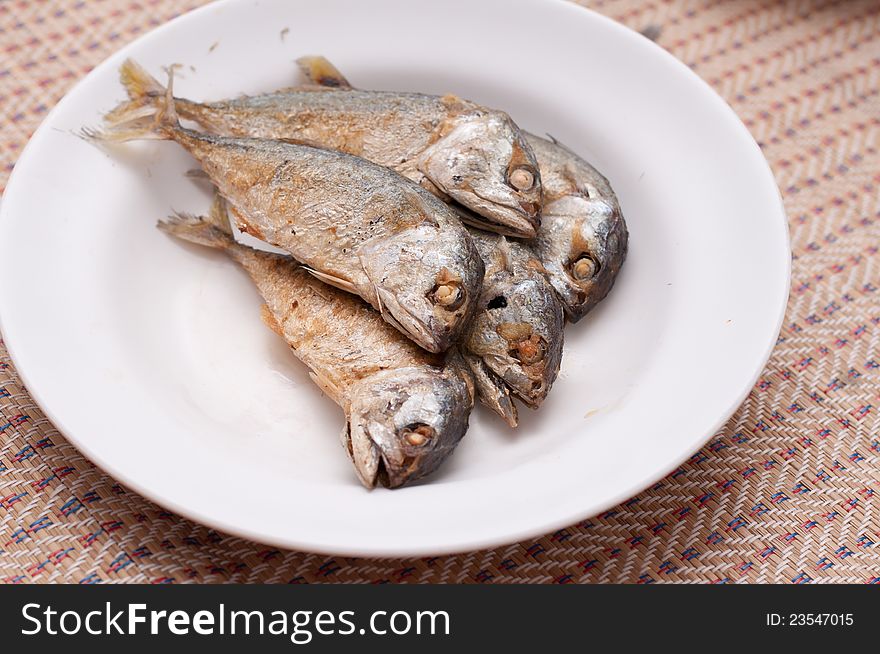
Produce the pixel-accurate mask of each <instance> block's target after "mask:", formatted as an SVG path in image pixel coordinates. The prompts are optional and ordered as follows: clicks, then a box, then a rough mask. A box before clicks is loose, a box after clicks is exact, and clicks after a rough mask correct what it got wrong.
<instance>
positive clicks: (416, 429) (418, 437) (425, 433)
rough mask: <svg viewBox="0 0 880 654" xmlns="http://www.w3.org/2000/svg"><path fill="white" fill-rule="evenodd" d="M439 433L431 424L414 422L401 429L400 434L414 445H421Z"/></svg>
mask: <svg viewBox="0 0 880 654" xmlns="http://www.w3.org/2000/svg"><path fill="white" fill-rule="evenodd" d="M436 435H437V432H436V431H435V430H434V428H433V427H431V426H430V425H426V424H425V423H423V422H414V423H411V424H409V425H407V426H406V427H404V428H403V429H401V430H400V432H399V436H400V437H401V438H403V439H404V440H406V442H407V443H409V444H410V445H412V446H414V447H421V446H422V445H424V444H425V443H427V442H428V441H430V440H431V439H433V438H434V437H435V436H436Z"/></svg>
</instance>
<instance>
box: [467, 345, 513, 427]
mask: <svg viewBox="0 0 880 654" xmlns="http://www.w3.org/2000/svg"><path fill="white" fill-rule="evenodd" d="M464 359H465V362H466V363H467V365H468V367H469V368H470V369H471V371H472V372H473V374H474V382H475V383H476V386H477V392H478V393H479V396H480V401H481V402H482V403H483V404H484V405H485V406H486V407H488V408H489V409H490V410H492V411H494V412H495V413H496V414H498V415H499V416H500V417H501V419H502V420H504V422H506V423H507V426H508V427H510V428H515V427H516V426H517V425H518V424H519V415H518V413H517V410H516V404H514V402H513V398H512V397H511V396H510V388H509V387H508V386H507V384H505V383H504V380H503V379H502V378H501V377H500V376H498V375H497V374H496V373H495V371H494V370H492V369H491V368H490V367H489V366H488V365H486V362H485V361H484V360H483V359H482V358H481V357H479V356H478V355H475V354H471V353H466V354H465V357H464Z"/></svg>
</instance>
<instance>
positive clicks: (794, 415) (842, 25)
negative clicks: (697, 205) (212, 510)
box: [0, 0, 880, 583]
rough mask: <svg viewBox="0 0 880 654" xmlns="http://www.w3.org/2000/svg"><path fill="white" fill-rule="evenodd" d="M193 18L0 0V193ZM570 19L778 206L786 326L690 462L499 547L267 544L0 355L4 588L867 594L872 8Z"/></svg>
mask: <svg viewBox="0 0 880 654" xmlns="http://www.w3.org/2000/svg"><path fill="white" fill-rule="evenodd" d="M198 4H202V3H201V2H199V1H197V0H97V1H94V0H89V1H88V2H84V1H76V0H38V1H33V0H7V1H6V2H3V3H0V52H2V59H0V124H2V137H0V191H2V189H3V188H4V185H5V182H6V179H7V177H8V175H9V172H10V171H11V170H12V167H13V165H14V162H15V160H16V158H17V157H18V155H19V153H20V151H21V149H22V148H23V147H24V145H25V143H26V142H27V140H28V138H29V137H30V135H31V134H32V133H33V131H34V129H36V127H37V126H38V124H39V123H40V121H41V120H42V119H43V117H44V116H45V115H46V112H47V111H48V110H49V109H50V108H51V107H52V106H53V105H54V104H55V103H56V102H57V101H58V100H59V99H60V98H61V97H62V95H63V94H64V93H65V92H66V91H67V90H68V89H69V88H70V87H71V86H72V85H73V84H74V83H75V82H76V81H77V80H79V79H80V78H82V77H83V76H84V75H85V74H86V73H88V72H89V70H91V68H92V67H94V66H95V65H96V64H97V63H99V62H100V61H101V60H103V59H104V58H105V57H107V56H108V55H109V54H110V53H112V52H113V51H115V50H117V49H119V48H120V47H122V46H123V45H124V44H125V43H127V42H128V41H130V40H132V39H134V38H135V37H137V36H139V35H140V34H141V33H143V32H145V31H147V30H150V29H152V28H153V27H155V26H156V25H159V24H160V23H162V22H164V21H166V20H169V19H170V18H172V17H174V16H175V15H177V14H180V13H182V12H184V11H187V10H189V9H191V8H193V7H194V6H197V5H198ZM585 4H587V5H588V6H591V7H592V8H594V9H596V10H598V11H600V12H602V13H604V14H607V15H609V16H611V17H613V18H615V19H616V20H619V21H621V22H623V23H624V24H626V25H628V26H630V27H632V28H633V29H636V30H640V31H643V33H646V34H650V35H651V36H652V37H655V38H656V40H657V42H658V43H659V44H660V45H662V46H663V47H665V48H667V49H668V50H669V51H670V52H672V53H673V54H674V55H675V56H676V57H678V58H679V59H681V60H682V61H684V62H685V63H687V64H688V65H689V66H690V67H691V68H692V69H693V70H694V71H695V72H696V73H697V74H698V75H700V76H701V77H702V78H703V79H705V80H706V81H707V82H708V83H709V84H711V85H712V86H713V87H714V88H715V89H716V90H717V91H718V93H720V94H721V95H722V96H723V97H724V98H725V99H726V100H727V102H729V103H730V104H731V106H732V107H733V108H734V109H735V110H736V112H737V113H738V114H739V116H740V117H741V118H742V119H743V121H744V122H745V124H746V126H747V127H748V128H749V129H750V130H751V132H752V134H753V135H754V137H755V139H756V140H757V141H758V143H759V144H760V145H761V147H762V149H763V151H764V154H765V156H766V157H767V159H768V161H769V162H770V165H771V167H772V169H773V171H774V173H775V176H776V181H777V182H778V184H779V186H780V188H781V189H782V192H783V196H784V199H785V205H786V208H787V211H788V216H789V222H790V225H791V237H792V249H793V257H794V262H793V272H792V274H793V279H792V292H791V298H790V301H789V305H788V311H787V314H786V318H785V322H784V324H783V328H782V333H781V334H780V337H779V342H778V344H777V347H776V348H775V350H774V352H773V355H772V357H771V359H770V361H769V363H768V365H767V368H766V370H765V371H764V373H763V374H762V375H761V378H760V380H759V381H758V383H757V384H756V386H755V388H754V389H753V390H752V392H751V393H750V395H749V397H748V399H747V400H746V401H745V403H744V404H743V406H742V407H740V409H739V410H738V411H737V412H736V414H735V415H734V416H733V417H732V418H731V420H730V421H729V422H728V423H727V425H725V427H724V428H723V429H722V430H721V431H720V432H719V433H717V434H715V435H714V436H713V437H712V438H711V439H710V441H709V442H708V443H707V445H705V446H704V447H703V448H702V449H700V451H698V452H696V453H694V455H693V456H692V457H691V458H690V460H689V461H688V462H687V463H685V464H684V465H682V466H681V468H680V469H679V470H677V471H675V472H674V473H673V474H671V475H670V476H669V477H667V478H666V479H664V480H662V481H661V482H659V483H657V484H656V485H655V486H654V487H652V488H650V489H648V490H645V491H644V492H642V493H639V494H638V495H637V496H635V497H633V498H632V499H630V500H629V501H627V502H624V503H623V504H621V505H620V506H616V507H614V508H613V509H611V510H610V511H607V512H605V513H603V514H602V515H599V516H596V517H594V518H592V519H589V520H586V521H584V522H581V523H579V524H575V525H571V526H570V527H568V528H565V529H561V530H559V531H558V532H556V533H553V534H547V535H545V536H543V537H541V538H535V539H533V540H527V541H523V542H521V543H516V544H512V545H509V546H505V547H500V548H497V549H494V550H486V551H479V552H473V553H469V554H462V555H458V556H443V557H437V558H421V559H383V560H369V559H354V558H345V557H332V556H324V555H317V554H309V553H303V552H293V551H279V550H276V549H274V548H271V547H266V546H264V545H260V544H257V543H251V542H248V541H245V540H242V539H239V538H235V537H231V536H227V535H224V534H220V533H217V532H215V531H212V530H210V529H208V528H206V527H204V526H201V525H198V524H195V523H193V522H190V521H189V520H186V519H183V518H181V517H179V516H176V515H174V514H172V513H169V512H168V511H165V510H163V509H162V508H160V507H158V506H156V505H154V504H152V503H151V502H149V501H147V500H145V499H143V498H141V497H139V496H138V495H136V494H135V493H133V492H131V491H128V490H126V489H125V488H123V487H122V486H121V485H119V484H118V483H116V482H115V481H114V480H113V479H112V478H110V477H109V476H107V475H106V474H104V473H103V472H101V471H100V470H99V469H97V468H95V467H94V466H93V465H92V464H91V463H90V462H89V461H88V460H86V459H85V458H84V457H83V456H82V455H81V454H80V453H79V452H78V451H77V450H76V449H75V448H74V447H73V446H72V445H70V444H69V443H68V442H67V441H66V440H65V439H64V438H63V437H62V436H61V434H59V433H58V431H57V430H55V429H54V428H53V426H52V425H51V424H50V423H49V422H48V421H47V419H46V418H45V416H44V415H43V414H42V412H41V411H40V409H39V408H38V407H37V406H36V405H35V404H34V402H33V400H32V399H31V398H30V397H29V396H28V394H27V391H26V389H24V388H23V387H22V384H21V381H20V380H19V378H18V376H17V375H16V372H15V370H14V369H13V367H12V365H11V363H10V361H9V356H8V353H7V352H6V350H5V348H4V347H3V345H2V343H0V580H4V581H6V582H7V583H41V582H72V583H98V582H121V581H125V582H155V583H161V582H186V581H201V582H225V581H237V582H291V583H300V582H343V581H344V582H383V581H391V582H496V583H498V582H540V583H572V582H576V583H577V582H580V583H591V582H638V583H653V582H672V581H675V582H734V583H735V582H773V583H809V582H815V583H823V582H849V583H870V582H874V583H880V544H878V541H880V509H878V506H880V497H878V496H876V495H875V491H876V490H877V489H878V486H880V484H878V481H880V472H878V471H880V466H878V464H880V420H878V415H880V353H878V343H880V256H878V247H880V157H878V151H877V148H878V137H880V102H878V93H880V3H878V2H876V1H875V0H864V1H859V0H844V1H837V2H833V1H831V2H829V1H827V0H824V1H822V0H815V1H812V0H811V1H806V0H804V1H800V0H798V1H789V2H773V1H770V2H767V1H765V2H758V1H757V0H743V1H738V2H720V1H718V0H700V1H697V0H691V1H682V0H664V1H659V2H658V1H655V2H635V1H631V0H607V1H605V2H587V3H585ZM744 191H746V190H745V189H744ZM2 247H3V248H5V247H11V246H10V244H6V243H4V244H2ZM0 256H2V248H0ZM743 264H744V265H748V257H747V256H745V257H744V259H743ZM2 283H7V284H8V283H14V280H3V282H2Z"/></svg>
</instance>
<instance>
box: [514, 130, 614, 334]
mask: <svg viewBox="0 0 880 654" xmlns="http://www.w3.org/2000/svg"><path fill="white" fill-rule="evenodd" d="M528 140H529V143H531V145H532V148H533V149H534V151H535V154H536V156H537V157H538V164H539V166H540V168H541V179H542V180H543V182H544V210H543V213H542V222H541V229H539V230H538V236H537V238H536V239H535V240H534V241H533V242H532V243H531V247H532V249H533V250H534V252H535V253H536V254H537V256H538V258H539V259H540V260H541V263H542V264H543V265H544V269H545V270H546V272H547V275H548V279H549V280H550V283H551V284H553V288H555V289H556V292H557V293H558V294H559V297H560V299H561V300H562V303H563V306H564V307H565V314H566V316H567V317H568V319H569V320H570V321H571V322H577V321H578V320H580V319H581V318H583V317H584V316H585V315H586V314H587V313H588V312H589V311H590V309H592V308H593V307H594V306H595V305H596V304H597V303H598V302H599V301H600V300H602V298H604V297H605V296H606V295H607V294H608V292H609V291H610V290H611V287H612V286H613V285H614V280H615V279H616V278H617V273H618V271H619V270H620V267H621V266H622V265H623V262H624V260H625V259H626V252H627V246H628V240H629V233H628V231H627V228H626V223H625V222H624V219H623V214H622V213H621V211H620V204H619V203H618V201H617V196H616V195H615V194H614V191H613V190H612V189H611V185H610V184H609V183H608V180H607V179H605V177H603V176H602V174H601V173H599V171H597V170H596V169H595V168H593V166H591V165H590V164H588V163H587V162H586V161H584V160H583V159H581V158H580V157H579V156H577V155H576V154H574V153H573V152H571V150H569V149H568V148H566V147H565V146H563V145H561V144H559V143H558V142H556V141H548V140H547V139H543V138H541V137H539V136H534V135H532V134H528Z"/></svg>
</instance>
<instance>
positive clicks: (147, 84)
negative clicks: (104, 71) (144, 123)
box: [104, 59, 165, 125]
mask: <svg viewBox="0 0 880 654" xmlns="http://www.w3.org/2000/svg"><path fill="white" fill-rule="evenodd" d="M119 81H120V83H121V84H122V86H123V87H124V88H125V92H126V93H128V100H127V101H125V102H123V103H121V104H120V105H118V106H117V107H116V108H115V109H113V110H111V111H110V112H109V113H107V115H106V116H104V120H105V121H106V122H107V123H108V124H113V125H117V124H120V123H126V122H130V121H131V120H135V119H138V118H142V117H144V116H149V115H152V114H154V113H156V110H157V108H158V107H157V99H158V100H161V99H162V98H164V97H165V87H164V86H162V84H161V83H160V82H159V81H158V80H157V79H156V78H155V77H153V76H152V75H150V74H149V73H148V72H147V71H146V70H145V69H144V68H143V66H141V65H140V64H139V63H137V62H136V61H135V60H134V59H126V60H125V62H124V63H123V64H122V66H120V67H119Z"/></svg>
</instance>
